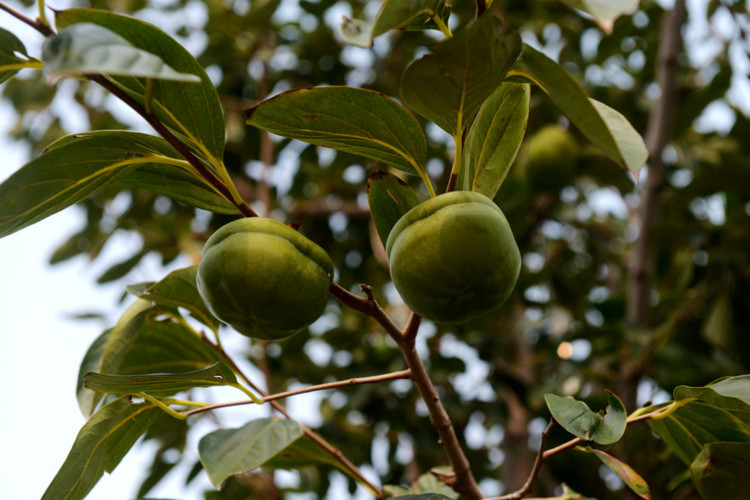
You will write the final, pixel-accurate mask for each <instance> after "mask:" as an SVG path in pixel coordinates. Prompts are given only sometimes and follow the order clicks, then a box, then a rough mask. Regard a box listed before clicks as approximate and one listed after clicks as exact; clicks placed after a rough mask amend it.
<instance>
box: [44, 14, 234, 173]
mask: <svg viewBox="0 0 750 500" xmlns="http://www.w3.org/2000/svg"><path fill="white" fill-rule="evenodd" d="M55 21H56V25H57V28H58V29H59V30H60V31H62V30H63V29H65V28H67V27H69V26H72V25H74V24H79V23H93V24H96V25H99V26H102V27H104V28H107V29H108V30H110V31H112V32H114V33H116V34H117V35H119V36H120V37H122V38H124V39H125V40H126V41H127V42H128V43H129V44H130V45H132V46H133V47H135V48H136V49H140V50H144V51H146V52H149V53H151V54H153V55H155V56H157V57H158V58H160V59H161V60H163V61H168V62H169V65H170V66H171V67H172V68H174V70H175V71H176V72H178V73H185V74H190V75H197V76H198V77H199V78H200V84H194V83H185V82H178V81H170V80H151V82H152V84H153V87H152V92H151V99H150V107H151V109H152V113H153V114H154V115H155V116H156V117H157V118H158V119H159V120H160V121H161V122H162V123H164V124H165V125H166V126H167V127H169V128H170V129H171V130H172V131H173V132H175V133H176V134H177V135H178V136H179V137H181V138H183V139H184V140H185V141H186V142H187V143H188V144H190V145H191V146H192V147H193V149H194V150H195V151H197V152H198V153H199V154H200V155H201V156H203V157H204V158H205V159H206V160H207V161H208V163H209V164H210V165H212V166H214V167H215V168H218V167H217V166H220V165H222V158H223V156H224V134H225V132H226V130H225V125H224V111H223V108H222V106H221V102H220V101H219V96H218V94H217V92H216V88H215V87H214V85H213V83H211V80H210V79H209V78H208V75H206V72H205V71H204V70H203V67H202V66H201V65H200V63H199V62H198V61H197V60H196V59H195V58H194V57H193V56H192V55H191V54H190V53H189V52H188V51H187V50H186V49H185V48H184V47H182V45H180V44H179V43H178V42H177V41H175V40H174V39H172V38H171V37H170V36H169V35H167V34H166V33H164V32H163V31H161V30H160V29H158V28H156V27H155V26H153V25H151V24H148V23H146V22H143V21H140V20H138V19H134V18H131V17H126V16H121V15H118V14H114V13H112V12H108V11H103V10H94V9H66V10H64V11H61V12H58V13H57V15H56V18H55ZM108 78H109V79H110V80H111V81H112V82H113V83H114V84H115V85H117V86H118V87H120V88H121V89H122V90H123V91H125V92H126V93H127V94H128V95H129V96H130V97H132V98H133V99H135V100H136V101H137V102H139V103H141V104H144V102H145V99H144V96H145V94H146V93H147V92H146V87H147V79H146V78H143V77H138V78H134V77H129V76H114V75H112V76H109V77H108Z"/></svg>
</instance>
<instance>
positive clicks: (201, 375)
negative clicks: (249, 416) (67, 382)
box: [83, 363, 237, 396]
mask: <svg viewBox="0 0 750 500" xmlns="http://www.w3.org/2000/svg"><path fill="white" fill-rule="evenodd" d="M83 380H84V386H85V387H86V388H87V389H91V390H92V391H96V392H104V393H114V394H133V393H137V392H145V393H147V394H149V395H152V396H157V395H158V396H167V395H172V394H175V393H177V392H181V391H187V390H189V389H192V388H194V387H215V386H221V385H229V384H236V383H237V377H236V376H235V375H234V373H233V372H232V370H231V369H230V368H229V367H228V366H226V365H224V364H222V363H216V364H214V365H211V366H209V367H207V368H202V369H200V370H195V371H191V372H184V373H168V374H147V375H107V374H103V373H88V374H86V375H85V376H84V379H83Z"/></svg>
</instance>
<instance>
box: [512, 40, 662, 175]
mask: <svg viewBox="0 0 750 500" xmlns="http://www.w3.org/2000/svg"><path fill="white" fill-rule="evenodd" d="M508 74H509V76H511V77H514V78H515V77H520V78H522V79H524V80H526V81H531V82H533V83H534V84H536V85H538V86H539V87H540V88H541V89H542V90H543V91H544V92H546V93H547V95H548V96H549V97H550V99H552V102H554V103H555V104H556V105H557V107H559V108H560V110H562V111H563V112H564V113H565V114H566V115H568V117H569V118H570V120H571V121H572V122H573V123H574V124H575V125H576V127H578V129H579V130H580V131H581V132H582V133H583V135H585V136H586V137H587V138H588V139H589V140H590V141H591V142H592V143H593V144H594V145H595V146H597V147H598V148H599V149H601V150H602V151H603V152H604V154H606V155H607V156H609V157H610V158H612V159H613V160H614V161H616V162H617V163H619V164H620V165H622V166H623V167H625V168H628V169H630V170H631V171H632V172H633V173H634V174H636V173H637V172H638V170H639V169H640V168H641V167H642V166H643V164H644V163H645V161H646V158H647V157H648V152H647V151H646V145H645V144H644V143H643V139H642V138H641V137H640V135H638V132H636V131H635V129H634V128H633V127H632V125H630V123H628V121H627V120H626V119H625V118H624V117H623V116H622V115H621V114H620V113H618V112H617V111H615V110H613V109H612V108H610V107H608V106H606V105H604V104H602V103H600V102H597V101H595V100H593V99H589V98H588V97H587V96H586V93H585V92H584V90H583V88H581V86H580V85H579V84H578V82H577V81H576V80H575V79H574V78H573V77H572V76H570V74H569V73H568V72H567V71H566V70H565V69H564V68H563V67H562V66H561V65H559V64H558V63H556V62H555V61H553V60H552V59H550V58H549V57H547V56H546V55H544V54H543V53H541V52H539V51H538V50H536V49H534V48H532V47H530V46H528V45H526V44H524V45H523V50H522V51H521V56H520V57H519V58H518V60H517V61H516V64H515V65H514V67H513V69H511V71H510V72H509V73H508Z"/></svg>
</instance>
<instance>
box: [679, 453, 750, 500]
mask: <svg viewBox="0 0 750 500" xmlns="http://www.w3.org/2000/svg"><path fill="white" fill-rule="evenodd" d="M749 472H750V443H710V444H707V445H705V446H704V447H703V449H702V450H701V452H700V453H699V454H698V456H697V457H695V460H693V463H692V464H691V465H690V474H691V479H692V481H693V485H694V486H695V488H696V489H697V490H698V492H699V493H700V494H701V497H702V498H703V499H704V500H745V499H746V498H747V495H748V492H750V474H748V473H749Z"/></svg>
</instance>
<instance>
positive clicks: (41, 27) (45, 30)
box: [0, 2, 55, 37]
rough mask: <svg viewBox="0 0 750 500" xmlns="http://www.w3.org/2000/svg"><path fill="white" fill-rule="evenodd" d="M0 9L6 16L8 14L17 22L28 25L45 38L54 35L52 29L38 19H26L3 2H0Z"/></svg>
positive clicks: (26, 17)
mask: <svg viewBox="0 0 750 500" xmlns="http://www.w3.org/2000/svg"><path fill="white" fill-rule="evenodd" d="M0 9H1V10H4V11H5V12H7V13H8V14H10V15H11V16H13V17H15V18H16V19H18V20H19V21H21V22H23V23H25V24H28V25H29V26H31V27H32V28H34V29H35V30H37V31H38V32H39V33H41V34H42V35H44V36H45V37H47V36H52V35H54V34H55V32H54V31H52V28H50V27H49V26H47V25H46V24H44V23H43V22H42V21H40V20H39V19H31V18H30V17H28V16H26V15H25V14H23V13H21V12H19V11H17V10H16V9H14V8H13V7H11V6H9V5H6V4H5V3H3V2H0Z"/></svg>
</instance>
